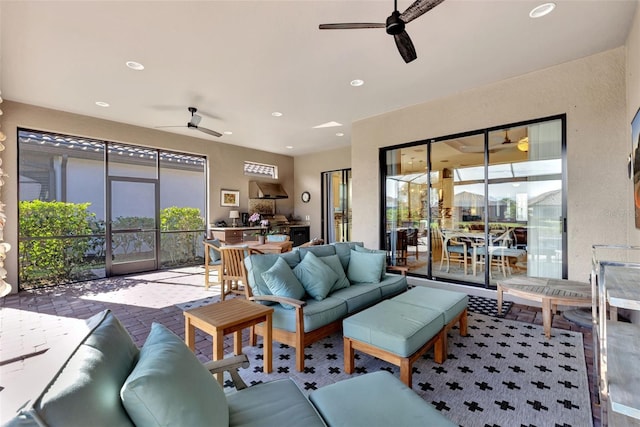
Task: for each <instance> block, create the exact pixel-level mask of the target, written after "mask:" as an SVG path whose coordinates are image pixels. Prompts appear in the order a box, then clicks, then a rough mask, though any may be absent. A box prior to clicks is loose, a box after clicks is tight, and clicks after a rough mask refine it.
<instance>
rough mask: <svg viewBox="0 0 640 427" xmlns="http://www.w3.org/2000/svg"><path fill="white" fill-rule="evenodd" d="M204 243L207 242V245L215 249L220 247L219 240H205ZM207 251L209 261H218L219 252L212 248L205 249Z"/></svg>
mask: <svg viewBox="0 0 640 427" xmlns="http://www.w3.org/2000/svg"><path fill="white" fill-rule="evenodd" d="M205 242H207V243H208V244H210V245H212V246H215V247H216V248H219V247H220V246H221V245H222V244H221V243H220V239H208V240H205ZM207 249H209V259H210V260H211V261H220V251H216V250H215V249H213V248H207ZM212 264H213V263H212ZM217 264H219V263H217Z"/></svg>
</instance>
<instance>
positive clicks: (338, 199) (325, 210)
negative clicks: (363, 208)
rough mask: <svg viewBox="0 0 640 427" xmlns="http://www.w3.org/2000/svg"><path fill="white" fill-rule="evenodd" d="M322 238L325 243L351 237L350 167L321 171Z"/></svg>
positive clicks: (347, 239)
mask: <svg viewBox="0 0 640 427" xmlns="http://www.w3.org/2000/svg"><path fill="white" fill-rule="evenodd" d="M322 238H323V239H324V241H325V242H326V243H334V242H348V241H349V240H350V239H351V169H342V170H337V171H330V172H323V173H322Z"/></svg>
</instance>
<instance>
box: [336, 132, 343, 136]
mask: <svg viewBox="0 0 640 427" xmlns="http://www.w3.org/2000/svg"><path fill="white" fill-rule="evenodd" d="M336 136H344V133H342V132H337V133H336Z"/></svg>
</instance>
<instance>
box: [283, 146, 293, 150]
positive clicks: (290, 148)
mask: <svg viewBox="0 0 640 427" xmlns="http://www.w3.org/2000/svg"><path fill="white" fill-rule="evenodd" d="M284 148H286V149H287V150H293V145H287V146H286V147H284Z"/></svg>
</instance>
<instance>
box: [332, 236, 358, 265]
mask: <svg viewBox="0 0 640 427" xmlns="http://www.w3.org/2000/svg"><path fill="white" fill-rule="evenodd" d="M331 245H332V246H333V247H334V248H336V255H338V256H339V257H340V262H342V268H343V269H344V271H347V267H348V266H349V258H351V249H356V246H360V247H364V243H362V242H334V243H331Z"/></svg>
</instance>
